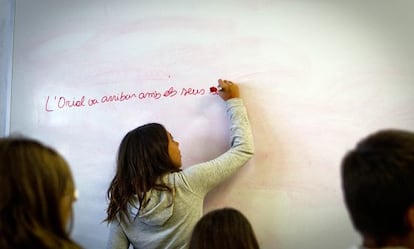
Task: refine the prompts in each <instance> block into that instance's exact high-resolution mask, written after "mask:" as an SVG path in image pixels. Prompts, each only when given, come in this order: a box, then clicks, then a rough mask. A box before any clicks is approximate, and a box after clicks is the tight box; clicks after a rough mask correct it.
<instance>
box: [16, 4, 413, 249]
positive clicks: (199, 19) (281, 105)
mask: <svg viewBox="0 0 414 249" xmlns="http://www.w3.org/2000/svg"><path fill="white" fill-rule="evenodd" d="M413 5H414V2H412V1H256V0H243V1H240V0H238V1H236V0H234V1H232V0H228V1H221V0H220V1H219V0H210V1H172V2H169V1H157V0H155V1H132V0H131V1H110V0H102V1H80V0H71V1H52V0H38V1H17V6H16V19H15V40H14V47H15V53H14V64H13V65H14V69H13V83H12V85H13V88H12V90H13V98H12V109H11V132H13V133H14V132H18V133H24V134H27V135H30V136H33V137H36V138H39V139H41V140H43V141H44V142H47V143H48V144H51V145H53V146H55V147H56V148H57V149H58V150H59V151H61V152H62V153H63V154H64V156H65V157H66V158H67V159H68V161H69V162H70V164H71V165H72V168H73V170H74V173H75V178H76V181H77V185H78V188H79V191H80V199H79V201H78V202H77V203H76V210H75V211H76V217H75V218H76V219H75V231H74V237H75V239H76V240H77V241H79V242H80V243H82V244H83V245H84V246H85V247H86V248H91V249H93V248H103V247H104V244H105V240H106V234H107V227H106V226H105V225H104V224H102V223H101V221H102V220H103V219H104V217H105V208H106V200H105V191H106V189H107V187H108V184H109V180H110V178H111V176H112V173H113V170H114V158H115V153H116V149H117V146H118V144H119V142H120V139H121V138H122V136H123V135H124V134H125V133H126V132H127V131H128V130H130V129H132V128H135V127H136V126H138V125H141V124H143V123H146V122H152V121H154V122H161V123H163V124H164V125H165V126H166V127H167V128H168V129H169V130H170V131H171V133H172V134H173V135H174V137H175V138H176V139H177V140H178V141H180V144H181V150H182V155H183V162H184V165H186V166H188V165H192V164H193V163H197V162H199V161H203V160H207V159H210V158H212V157H214V156H217V155H218V154H219V153H221V152H222V151H224V149H225V148H226V146H227V132H226V127H227V125H226V120H225V118H224V113H223V105H222V103H221V102H220V100H219V99H217V96H211V95H209V94H206V93H204V94H202V93H203V92H202V91H203V90H204V91H208V88H209V87H210V86H211V85H215V84H216V80H217V78H219V77H223V78H227V79H230V80H233V81H236V82H239V83H240V87H241V91H242V94H243V96H244V99H245V102H246V105H247V107H248V109H249V115H250V118H251V122H252V127H253V132H254V137H255V144H256V148H257V153H256V156H255V157H254V158H253V159H252V160H251V161H250V162H249V163H248V165H247V166H246V167H245V168H244V169H243V170H241V172H240V173H238V174H237V175H236V176H235V177H234V178H232V179H231V180H229V181H228V182H226V183H224V184H222V185H221V186H220V187H219V188H218V189H217V190H215V191H214V192H213V193H212V194H211V195H210V196H209V197H208V201H207V203H206V211H207V210H210V209H213V208H218V207H222V206H234V207H236V208H239V209H240V210H242V211H243V212H244V213H245V214H246V215H247V217H248V218H249V219H250V220H251V221H252V224H253V226H254V227H255V230H256V231H257V234H258V237H259V240H260V243H261V245H262V248H279V249H299V248H338V249H339V248H347V247H348V246H349V245H351V244H353V243H356V242H358V240H359V238H358V236H357V235H356V234H355V232H354V231H353V229H352V226H351V224H350V222H349V219H348V216H347V213H346V210H345V208H344V205H343V201H342V196H341V189H340V181H339V162H340V158H341V157H342V155H343V154H344V153H345V151H346V150H347V149H349V148H350V147H351V146H353V145H354V144H355V142H356V141H357V140H358V139H360V138H361V137H362V136H364V135H366V134H367V133H369V132H372V131H374V130H377V129H381V128H388V127H395V128H406V129H412V128H413V127H414V113H413V109H412V107H413V106H414V105H413V104H414V103H413V102H414V101H413V98H414V97H413V96H414V95H413V93H414V84H413V79H414V75H413V70H412V68H413V66H414V61H413V58H414V56H413V55H414V53H413V46H412V44H414V39H413V33H414V31H413V29H412V23H414V22H413V21H414V20H413V19H414V17H413V16H412V12H413V10H414V6H413ZM170 87H173V88H174V89H176V90H177V91H178V92H177V94H176V95H175V96H171V95H170V96H169V97H164V96H162V97H160V98H159V99H157V98H145V99H139V98H133V99H130V100H128V101H122V102H111V103H103V102H102V97H103V96H108V95H118V96H120V95H121V93H123V94H124V95H125V94H126V93H136V94H139V93H152V94H156V93H161V94H163V93H164V92H165V91H166V90H167V89H169V88H170ZM183 88H185V89H187V88H194V89H199V90H200V91H201V92H200V94H198V95H186V96H184V95H183V94H181V93H182V89H183ZM153 96H156V95H153ZM59 99H60V100H61V102H59ZM92 99H96V100H98V101H99V103H97V104H95V105H93V106H89V105H88V100H92ZM63 100H67V101H74V102H75V104H76V101H79V102H78V104H79V105H80V107H67V106H63V102H62V101H63Z"/></svg>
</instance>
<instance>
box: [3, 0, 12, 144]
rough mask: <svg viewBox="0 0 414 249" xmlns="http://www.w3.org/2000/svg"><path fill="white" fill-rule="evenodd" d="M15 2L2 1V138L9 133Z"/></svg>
mask: <svg viewBox="0 0 414 249" xmlns="http://www.w3.org/2000/svg"><path fill="white" fill-rule="evenodd" d="M14 7H15V1H14V0H0V136H5V135H7V134H8V132H9V122H10V95H11V92H10V89H11V88H10V84H11V72H12V50H13V25H14V11H15V10H14Z"/></svg>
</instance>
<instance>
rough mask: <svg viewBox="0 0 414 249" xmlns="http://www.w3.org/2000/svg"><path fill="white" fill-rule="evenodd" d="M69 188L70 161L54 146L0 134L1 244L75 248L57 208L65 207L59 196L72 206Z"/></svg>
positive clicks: (44, 248) (7, 248)
mask: <svg viewBox="0 0 414 249" xmlns="http://www.w3.org/2000/svg"><path fill="white" fill-rule="evenodd" d="M74 188H75V187H74V182H73V178H72V174H71V171H70V168H69V165H68V164H67V163H66V161H65V160H64V159H63V157H61V156H60V155H59V154H58V153H57V152H56V151H55V150H54V149H52V148H50V147H47V146H45V145H43V144H41V143H39V142H38V141H35V140H31V139H28V138H1V139H0V189H1V191H0V224H1V225H0V248H4V249H12V248H13V249H16V248H39V249H54V248H70V249H79V248H80V247H79V246H78V245H77V244H76V243H75V242H73V241H72V240H71V239H70V238H69V234H68V231H67V230H66V222H67V221H66V218H67V217H65V216H64V215H63V213H64V212H63V211H62V210H65V211H66V209H64V208H68V207H69V206H68V207H66V206H63V205H64V204H63V201H62V200H65V201H66V200H67V201H68V202H67V204H68V205H70V207H69V208H71V205H72V202H73V199H72V198H74V195H73V194H74ZM65 198H69V199H65ZM69 211H70V210H69Z"/></svg>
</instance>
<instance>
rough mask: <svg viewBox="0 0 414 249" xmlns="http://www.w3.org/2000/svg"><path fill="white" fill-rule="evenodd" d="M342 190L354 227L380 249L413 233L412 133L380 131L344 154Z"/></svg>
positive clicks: (413, 165) (413, 156)
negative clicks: (391, 240)
mask: <svg viewBox="0 0 414 249" xmlns="http://www.w3.org/2000/svg"><path fill="white" fill-rule="evenodd" d="M341 171H342V172H341V174H342V187H343V194H344V198H345V203H346V206H347V208H348V211H349V213H350V216H351V219H352V222H353V225H354V227H355V228H356V229H357V230H358V231H359V232H360V233H361V234H362V235H363V236H367V237H369V238H371V239H373V240H374V241H375V243H376V245H375V246H377V247H382V246H384V243H386V241H387V240H388V239H390V238H391V237H404V236H406V235H407V234H408V233H409V231H410V230H411V229H412V228H411V227H410V224H409V223H408V219H407V211H408V210H409V208H410V207H412V205H414V133H412V132H408V131H402V130H383V131H379V132H377V133H374V134H372V135H370V136H368V137H366V138H365V139H363V140H362V141H360V142H359V143H358V144H357V146H356V148H355V149H353V150H351V151H350V152H348V153H347V154H346V156H345V157H344V159H343V161H342V168H341Z"/></svg>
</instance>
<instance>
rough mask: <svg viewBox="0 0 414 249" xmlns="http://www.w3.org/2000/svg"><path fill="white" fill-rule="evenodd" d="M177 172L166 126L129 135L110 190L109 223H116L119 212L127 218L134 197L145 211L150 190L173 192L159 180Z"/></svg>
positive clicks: (151, 125) (149, 127) (146, 127)
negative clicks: (172, 158) (170, 152)
mask: <svg viewBox="0 0 414 249" xmlns="http://www.w3.org/2000/svg"><path fill="white" fill-rule="evenodd" d="M174 171H179V169H177V168H176V167H175V166H174V164H173V162H172V161H171V159H170V156H169V154H168V135H167V130H166V129H165V128H164V126H162V125H161V124H157V123H149V124H145V125H143V126H140V127H138V128H136V129H134V130H132V131H130V132H128V133H127V134H126V135H125V136H124V138H123V139H122V141H121V144H120V146H119V149H118V158H117V166H116V173H115V176H114V178H113V179H112V181H111V184H110V186H109V188H108V191H107V197H108V200H109V205H108V209H107V211H106V212H107V217H106V219H105V221H112V220H114V219H115V217H116V215H117V214H118V213H120V214H123V215H126V214H127V206H128V203H130V202H131V200H132V198H133V196H134V195H137V196H138V200H139V203H140V206H139V209H141V208H142V207H143V206H145V203H144V199H145V194H146V193H147V192H148V191H149V190H150V189H157V190H163V191H170V192H172V189H171V187H169V186H167V185H166V184H165V183H162V182H159V181H158V180H159V179H160V177H161V176H163V175H165V174H167V173H170V172H174Z"/></svg>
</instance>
